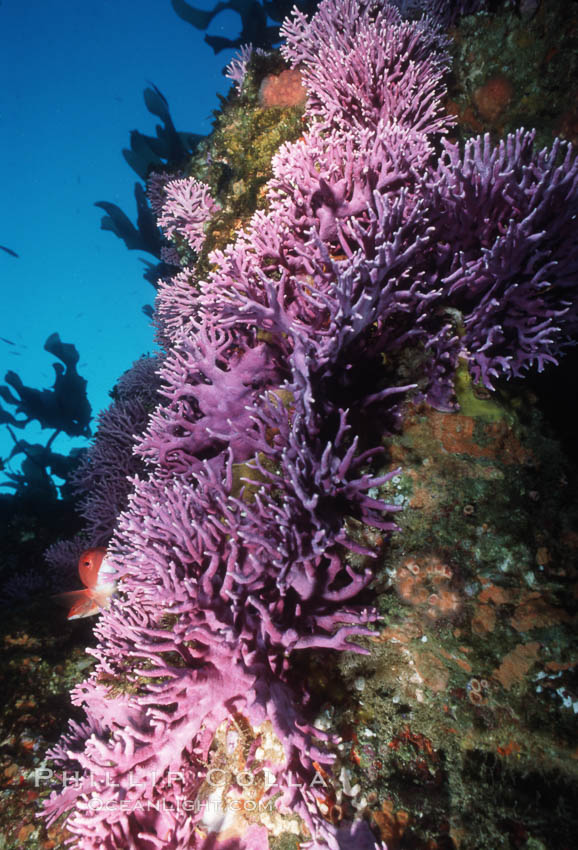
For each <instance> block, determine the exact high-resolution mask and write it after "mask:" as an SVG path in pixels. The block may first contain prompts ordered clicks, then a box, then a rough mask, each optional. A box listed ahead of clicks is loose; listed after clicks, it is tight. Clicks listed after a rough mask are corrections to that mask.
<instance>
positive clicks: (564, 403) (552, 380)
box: [524, 345, 578, 464]
mask: <svg viewBox="0 0 578 850" xmlns="http://www.w3.org/2000/svg"><path fill="white" fill-rule="evenodd" d="M577 375H578V345H577V346H576V347H574V348H571V349H569V350H568V351H567V353H566V354H565V355H564V356H562V357H560V363H559V365H558V366H550V367H547V368H546V369H545V370H544V371H543V372H542V373H540V374H538V373H536V372H534V371H532V372H530V373H529V374H528V377H527V378H526V379H525V381H524V384H525V388H526V389H530V390H531V391H532V392H533V393H534V394H535V395H536V396H537V399H538V407H539V408H540V411H541V412H542V415H543V417H544V420H545V422H546V424H547V426H548V427H549V428H550V429H551V431H552V436H553V437H554V438H555V439H557V440H558V441H559V442H560V445H561V446H562V450H563V451H564V454H565V455H566V456H567V457H568V458H569V459H570V460H571V461H572V462H573V463H574V464H578V440H577V439H576V433H577V430H576V410H577V409H578V379H577V377H576V376H577Z"/></svg>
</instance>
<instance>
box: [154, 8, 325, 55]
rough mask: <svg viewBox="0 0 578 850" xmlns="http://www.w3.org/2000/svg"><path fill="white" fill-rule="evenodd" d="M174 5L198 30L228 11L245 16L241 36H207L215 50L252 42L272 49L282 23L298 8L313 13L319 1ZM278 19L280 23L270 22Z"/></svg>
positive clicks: (178, 12) (277, 42)
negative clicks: (207, 5)
mask: <svg viewBox="0 0 578 850" xmlns="http://www.w3.org/2000/svg"><path fill="white" fill-rule="evenodd" d="M171 3H172V7H173V9H174V10H175V12H176V13H177V15H178V16H179V18H182V20H183V21H186V22H187V23H188V24H191V26H193V27H195V29H198V30H206V29H208V27H209V26H210V25H211V23H212V21H213V19H214V18H215V17H216V16H217V15H218V14H219V13H220V12H225V11H230V12H236V13H237V14H238V15H239V17H240V18H241V32H240V33H239V35H238V36H237V38H232V39H231V38H223V37H222V36H217V35H205V41H206V42H207V44H208V45H209V46H210V47H212V48H213V50H214V52H215V53H219V52H220V51H221V50H226V49H228V48H235V47H241V45H243V44H252V45H253V47H261V48H265V49H267V48H271V47H273V46H274V45H276V44H279V42H280V41H281V39H280V37H279V24H281V22H282V21H283V19H284V18H285V17H286V16H287V15H288V14H289V13H290V12H291V10H292V9H293V7H295V6H296V7H297V8H298V9H300V10H301V11H302V12H304V13H305V14H306V15H310V14H312V13H313V12H314V11H315V9H316V8H317V2H316V0H295V2H293V0H279V2H277V0H271V2H267V0H263V2H261V3H260V2H258V0H224V2H219V3H217V4H216V5H215V6H214V7H213V8H212V9H211V10H205V9H197V8H196V7H195V6H192V5H190V4H189V3H186V2H185V0H171ZM269 20H272V21H275V22H276V25H272V24H270V23H269Z"/></svg>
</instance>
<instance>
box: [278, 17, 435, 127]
mask: <svg viewBox="0 0 578 850" xmlns="http://www.w3.org/2000/svg"><path fill="white" fill-rule="evenodd" d="M280 32H281V35H282V36H283V37H284V38H285V39H286V43H285V44H284V45H283V46H282V47H281V52H282V54H283V56H284V57H285V59H287V61H288V62H289V63H290V64H291V65H292V66H296V65H299V66H303V67H302V69H301V74H302V78H303V84H304V85H305V88H306V89H307V92H308V95H309V100H308V112H309V114H310V115H311V116H313V117H315V118H316V119H317V120H318V121H319V122H320V123H321V125H322V126H323V127H325V128H341V129H347V130H351V129H368V128H376V127H377V125H378V124H379V122H380V121H389V122H392V123H398V124H405V125H408V126H412V127H413V128H414V129H415V130H416V131H419V132H426V133H427V132H436V131H437V132H444V131H445V130H446V129H447V128H448V127H449V126H451V119H449V118H448V116H447V115H445V114H444V112H443V108H442V99H443V96H444V94H445V86H444V83H443V78H444V74H445V72H446V71H447V67H448V63H449V57H448V54H447V52H446V51H445V50H443V49H440V48H441V47H442V45H443V44H444V41H443V39H442V38H441V34H440V33H439V32H438V31H437V30H436V29H435V28H434V27H433V26H432V25H431V22H430V23H429V24H424V23H421V22H420V23H409V22H406V21H403V20H402V18H401V15H400V14H399V12H398V11H397V9H395V8H394V7H393V6H390V5H389V4H388V3H379V2H375V0H368V2H362V3H360V2H359V0H331V1H330V2H323V3H320V4H319V10H318V12H317V14H316V15H315V16H314V17H313V18H312V19H311V21H308V20H307V18H306V17H305V15H303V13H301V12H299V11H297V10H295V11H294V13H293V16H292V17H291V18H289V19H287V20H286V21H285V22H284V24H283V26H282V27H281V31H280Z"/></svg>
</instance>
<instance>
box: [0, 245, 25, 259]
mask: <svg viewBox="0 0 578 850" xmlns="http://www.w3.org/2000/svg"><path fill="white" fill-rule="evenodd" d="M0 249H1V250H2V251H6V253H7V254H10V256H11V257H17V258H18V257H20V254H17V253H16V251H13V250H12V248H7V247H6V245H0Z"/></svg>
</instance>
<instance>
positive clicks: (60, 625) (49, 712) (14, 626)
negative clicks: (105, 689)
mask: <svg viewBox="0 0 578 850" xmlns="http://www.w3.org/2000/svg"><path fill="white" fill-rule="evenodd" d="M0 510H1V501H0ZM93 627H94V623H93V622H92V621H91V620H90V619H85V620H74V621H68V620H66V615H65V613H63V609H62V608H57V607H56V606H54V605H53V604H52V603H51V602H50V600H49V599H47V598H46V597H43V598H38V599H34V600H28V601H27V602H26V603H23V604H21V605H11V606H10V607H9V608H4V609H3V610H2V618H1V621H0V640H2V645H3V647H4V649H3V651H2V654H1V657H0V681H1V682H2V691H3V694H4V700H3V710H2V714H1V715H0V734H1V740H2V743H1V744H0V758H2V759H7V760H8V761H9V762H11V761H15V762H16V763H17V764H18V765H19V766H20V768H21V770H22V771H23V772H24V773H27V772H28V771H32V770H33V769H34V768H35V767H37V766H38V761H37V757H36V755H35V754H34V753H33V752H31V751H30V752H24V751H23V749H22V748H21V747H20V745H19V739H20V735H21V734H22V733H23V732H25V733H26V734H27V735H31V734H32V735H34V737H35V738H37V739H40V738H42V739H44V741H45V742H47V744H49V745H52V744H55V743H56V742H57V741H58V740H59V738H60V736H61V735H62V734H63V733H64V732H66V731H67V727H68V723H69V720H70V719H71V718H72V719H74V720H76V721H77V722H82V721H83V720H84V719H85V715H84V711H83V710H82V709H80V708H78V707H77V706H73V705H72V704H71V701H70V694H69V688H70V685H71V684H72V683H71V682H70V681H67V680H66V679H65V677H64V676H62V675H61V674H58V673H56V672H55V675H54V676H53V677H51V678H52V681H51V683H50V686H49V683H48V681H47V675H49V672H48V671H58V670H63V668H64V666H65V665H66V664H67V663H69V662H70V661H71V659H72V658H77V659H79V660H81V659H84V658H85V657H86V656H85V651H86V647H87V646H95V645H96V639H95V637H94V635H93ZM18 637H22V638H23V639H22V642H21V643H19V642H18V641H17V640H14V638H18ZM6 638H8V640H6ZM31 654H32V655H36V656H41V657H42V661H43V662H45V663H44V664H43V666H42V667H40V666H39V665H38V663H32V664H31V663H30V655H31ZM46 665H48V667H47V666H46ZM80 678H82V676H81V675H79V676H77V679H80ZM22 697H24V698H25V699H28V698H29V697H32V698H33V699H34V703H35V706H34V709H33V711H28V712H26V711H25V710H23V709H22V707H20V706H19V699H20V698H22ZM45 749H46V746H45ZM3 779H4V781H6V779H5V778H4V777H3ZM26 779H28V777H26ZM30 779H31V782H30V784H32V782H33V779H32V777H30ZM0 784H1V785H2V786H4V787H8V785H9V784H10V783H9V782H7V783H6V785H4V782H2V783H0ZM25 787H28V786H25Z"/></svg>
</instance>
